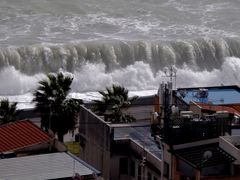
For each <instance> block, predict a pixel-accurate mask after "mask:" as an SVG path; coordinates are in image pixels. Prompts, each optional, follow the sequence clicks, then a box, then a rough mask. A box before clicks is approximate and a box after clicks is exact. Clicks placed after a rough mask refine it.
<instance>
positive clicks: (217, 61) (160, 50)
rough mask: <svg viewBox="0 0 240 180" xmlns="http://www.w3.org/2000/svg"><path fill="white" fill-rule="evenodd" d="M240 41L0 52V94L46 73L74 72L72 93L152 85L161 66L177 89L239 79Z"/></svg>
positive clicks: (25, 87)
mask: <svg viewBox="0 0 240 180" xmlns="http://www.w3.org/2000/svg"><path fill="white" fill-rule="evenodd" d="M239 49H240V40H239V39H236V38H235V39H233V38H231V39H230V38H229V39H210V38H204V39H196V40H186V41H180V40H179V41H171V42H104V43H100V42H92V43H81V44H71V45H65V46H43V45H41V46H40V45H39V46H28V47H20V48H13V47H11V48H2V49H1V50H0V68H1V70H0V81H1V82H2V84H1V86H0V94H1V95H17V94H24V93H28V92H32V91H33V89H34V88H36V85H37V82H38V81H39V80H40V79H42V78H44V77H45V76H44V74H47V73H49V72H58V71H63V72H66V73H71V74H72V75H73V76H74V83H73V85H72V92H90V91H97V90H101V89H104V88H105V87H106V86H110V85H111V84H112V83H119V84H121V85H124V86H126V87H127V88H128V89H130V90H132V91H134V90H136V91H137V90H148V89H157V87H158V85H159V83H160V82H161V81H163V80H164V79H165V78H164V76H165V75H164V73H163V69H164V68H165V67H170V66H175V67H176V69H177V87H187V86H206V85H221V84H224V85H228V84H237V85H239V82H240V75H239V73H238V72H239V71H240V59H239V57H240V51H239Z"/></svg>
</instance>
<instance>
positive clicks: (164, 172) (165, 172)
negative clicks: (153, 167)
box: [163, 161, 169, 178]
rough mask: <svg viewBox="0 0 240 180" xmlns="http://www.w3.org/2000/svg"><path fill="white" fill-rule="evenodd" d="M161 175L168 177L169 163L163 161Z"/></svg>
mask: <svg viewBox="0 0 240 180" xmlns="http://www.w3.org/2000/svg"><path fill="white" fill-rule="evenodd" d="M163 176H164V177H166V178H168V176H169V164H168V163H166V162H165V161H164V169H163Z"/></svg>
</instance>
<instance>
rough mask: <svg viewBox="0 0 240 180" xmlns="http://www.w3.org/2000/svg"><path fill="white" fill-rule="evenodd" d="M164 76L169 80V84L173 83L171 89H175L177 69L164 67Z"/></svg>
mask: <svg viewBox="0 0 240 180" xmlns="http://www.w3.org/2000/svg"><path fill="white" fill-rule="evenodd" d="M163 72H164V74H165V75H166V77H169V78H170V83H172V84H173V81H174V87H173V89H176V88H177V68H176V67H175V66H171V67H170V68H167V67H165V68H164V69H163Z"/></svg>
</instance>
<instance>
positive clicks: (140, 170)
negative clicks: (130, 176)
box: [138, 165, 142, 180]
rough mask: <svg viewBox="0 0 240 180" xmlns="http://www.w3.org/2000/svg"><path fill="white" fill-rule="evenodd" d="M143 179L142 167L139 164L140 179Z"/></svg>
mask: <svg viewBox="0 0 240 180" xmlns="http://www.w3.org/2000/svg"><path fill="white" fill-rule="evenodd" d="M141 179H142V167H141V166H140V165H138V180H141Z"/></svg>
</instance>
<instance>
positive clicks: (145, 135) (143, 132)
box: [114, 126, 161, 158]
mask: <svg viewBox="0 0 240 180" xmlns="http://www.w3.org/2000/svg"><path fill="white" fill-rule="evenodd" d="M123 138H126V139H132V140H134V141H135V142H137V143H138V144H140V145H141V146H142V147H143V148H144V149H145V150H146V151H149V152H150V153H152V154H153V155H154V156H156V157H158V158H160V157H161V149H159V147H158V145H157V143H156V141H155V140H154V138H153V137H152V136H151V128H150V126H135V127H134V126H132V127H118V128H114V140H119V139H123Z"/></svg>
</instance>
